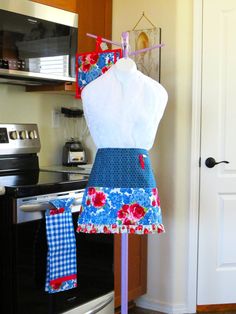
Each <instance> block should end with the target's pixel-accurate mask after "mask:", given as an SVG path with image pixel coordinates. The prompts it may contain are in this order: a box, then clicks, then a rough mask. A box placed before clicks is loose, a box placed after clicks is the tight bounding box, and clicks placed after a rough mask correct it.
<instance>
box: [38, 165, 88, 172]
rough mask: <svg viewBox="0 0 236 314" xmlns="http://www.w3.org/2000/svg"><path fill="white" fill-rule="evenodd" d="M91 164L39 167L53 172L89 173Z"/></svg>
mask: <svg viewBox="0 0 236 314" xmlns="http://www.w3.org/2000/svg"><path fill="white" fill-rule="evenodd" d="M92 166H93V165H92V164H86V165H79V166H62V165H52V166H42V167H40V169H41V170H47V171H53V172H66V173H80V174H90V172H91V169H92Z"/></svg>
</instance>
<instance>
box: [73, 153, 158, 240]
mask: <svg viewBox="0 0 236 314" xmlns="http://www.w3.org/2000/svg"><path fill="white" fill-rule="evenodd" d="M77 232H85V233H135V234H146V233H161V232H164V226H163V224H162V215H161V208H160V199H159V196H158V190H157V187H156V181H155V178H154V175H153V171H152V167H151V162H150V158H149V154H148V151H147V150H145V149H140V148H101V149H98V151H97V154H96V158H95V162H94V165H93V168H92V171H91V175H90V177H89V181H88V185H87V188H86V190H85V192H84V195H83V200H82V211H81V214H80V216H79V218H78V227H77Z"/></svg>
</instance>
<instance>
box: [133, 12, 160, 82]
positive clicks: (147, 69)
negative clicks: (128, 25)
mask: <svg viewBox="0 0 236 314" xmlns="http://www.w3.org/2000/svg"><path fill="white" fill-rule="evenodd" d="M143 19H145V21H146V22H148V23H149V24H150V25H151V27H150V28H142V29H138V25H140V22H141V20H143ZM129 39H130V49H131V51H134V50H140V49H145V48H148V47H151V46H154V45H157V44H160V43H161V28H159V27H156V26H155V25H154V24H153V23H152V22H151V21H150V19H149V18H147V16H146V15H145V13H144V12H143V14H142V16H141V18H140V19H139V20H138V22H137V23H136V25H135V26H134V27H133V29H132V30H131V31H129ZM132 59H133V60H134V61H135V63H136V64H137V67H138V70H139V71H141V72H142V73H144V74H145V75H147V76H149V77H151V78H153V79H154V80H156V81H158V82H160V75H161V71H160V70H161V69H160V67H161V49H153V50H149V51H146V52H143V53H140V54H137V55H134V56H132Z"/></svg>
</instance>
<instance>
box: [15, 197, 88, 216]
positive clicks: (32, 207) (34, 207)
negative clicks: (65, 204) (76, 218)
mask: <svg viewBox="0 0 236 314" xmlns="http://www.w3.org/2000/svg"><path fill="white" fill-rule="evenodd" d="M81 203H82V196H81V197H77V198H75V199H74V202H73V204H72V206H71V212H72V213H76V212H80V208H81V207H80V205H81ZM19 209H20V210H22V211H23V212H26V213H29V212H42V211H45V210H47V209H55V207H54V206H53V205H52V204H51V203H50V202H49V201H48V202H32V203H27V204H22V205H20V206H19Z"/></svg>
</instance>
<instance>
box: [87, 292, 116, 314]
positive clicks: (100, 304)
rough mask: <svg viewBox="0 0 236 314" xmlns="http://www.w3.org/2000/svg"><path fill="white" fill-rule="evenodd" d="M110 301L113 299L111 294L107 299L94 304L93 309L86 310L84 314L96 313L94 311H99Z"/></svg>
mask: <svg viewBox="0 0 236 314" xmlns="http://www.w3.org/2000/svg"><path fill="white" fill-rule="evenodd" d="M112 301H113V296H111V297H109V298H108V299H106V300H104V301H102V302H100V303H98V305H97V306H95V307H94V308H93V309H91V310H89V311H87V312H86V313H85V314H96V313H98V312H100V311H101V310H102V309H104V308H105V307H106V306H107V305H108V304H110V303H111V302H112Z"/></svg>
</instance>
